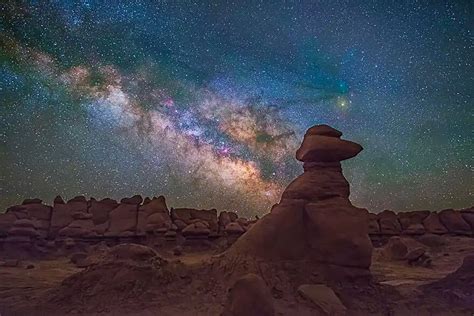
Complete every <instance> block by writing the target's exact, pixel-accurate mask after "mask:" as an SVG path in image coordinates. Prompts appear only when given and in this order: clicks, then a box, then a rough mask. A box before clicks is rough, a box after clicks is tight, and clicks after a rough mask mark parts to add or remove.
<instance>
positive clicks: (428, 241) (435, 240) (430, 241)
mask: <svg viewBox="0 0 474 316" xmlns="http://www.w3.org/2000/svg"><path fill="white" fill-rule="evenodd" d="M418 241H419V242H420V243H422V244H423V245H426V246H428V247H432V248H436V247H441V246H444V245H446V239H445V238H444V237H443V236H440V235H436V234H431V233H428V234H424V235H422V236H420V237H418Z"/></svg>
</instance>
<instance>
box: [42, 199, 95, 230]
mask: <svg viewBox="0 0 474 316" xmlns="http://www.w3.org/2000/svg"><path fill="white" fill-rule="evenodd" d="M77 212H82V213H87V201H86V200H85V198H84V197H83V196H82V197H81V196H78V197H75V198H73V199H71V200H69V201H68V202H67V203H66V204H55V205H54V207H53V211H52V215H51V225H50V229H49V235H50V236H51V237H55V236H56V235H57V233H58V231H59V230H61V229H62V228H64V227H66V226H68V225H69V224H71V223H72V221H73V220H74V218H73V215H74V214H75V213H77Z"/></svg>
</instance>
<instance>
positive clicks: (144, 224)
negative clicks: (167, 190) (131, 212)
mask: <svg viewBox="0 0 474 316" xmlns="http://www.w3.org/2000/svg"><path fill="white" fill-rule="evenodd" d="M171 224H172V223H171V218H170V216H169V212H168V207H167V206H166V201H165V198H164V196H159V197H158V198H153V200H150V201H149V202H148V203H147V204H144V205H142V206H140V207H139V209H138V222H137V232H138V233H145V232H153V231H156V230H162V231H163V232H165V231H166V230H168V229H169V228H170V227H171Z"/></svg>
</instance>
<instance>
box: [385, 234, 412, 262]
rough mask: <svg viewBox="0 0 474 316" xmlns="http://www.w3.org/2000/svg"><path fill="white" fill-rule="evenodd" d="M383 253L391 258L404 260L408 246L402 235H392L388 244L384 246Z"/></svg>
mask: <svg viewBox="0 0 474 316" xmlns="http://www.w3.org/2000/svg"><path fill="white" fill-rule="evenodd" d="M382 252H383V255H384V257H385V258H387V259H389V260H403V259H405V257H406V255H407V254H408V246H407V245H406V244H405V243H404V242H403V240H402V239H401V238H400V237H397V236H393V237H390V239H389V240H388V242H387V244H386V245H385V246H384V247H383V250H382Z"/></svg>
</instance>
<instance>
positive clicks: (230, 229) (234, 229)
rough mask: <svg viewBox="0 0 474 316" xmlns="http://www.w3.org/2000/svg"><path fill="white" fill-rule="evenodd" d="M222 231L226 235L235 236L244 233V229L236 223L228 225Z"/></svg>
mask: <svg viewBox="0 0 474 316" xmlns="http://www.w3.org/2000/svg"><path fill="white" fill-rule="evenodd" d="M224 231H225V232H226V233H227V234H236V235H241V234H243V233H245V229H243V228H242V226H240V225H239V224H238V223H236V222H233V223H229V224H227V225H226V226H225V229H224Z"/></svg>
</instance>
